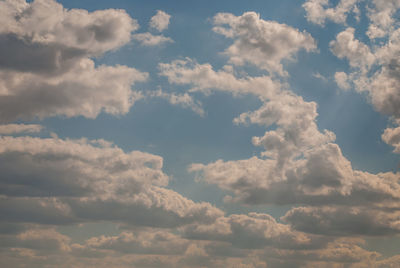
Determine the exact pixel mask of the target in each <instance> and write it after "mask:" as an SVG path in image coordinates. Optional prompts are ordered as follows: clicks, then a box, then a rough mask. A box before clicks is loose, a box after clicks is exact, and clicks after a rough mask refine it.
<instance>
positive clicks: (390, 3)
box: [366, 0, 400, 39]
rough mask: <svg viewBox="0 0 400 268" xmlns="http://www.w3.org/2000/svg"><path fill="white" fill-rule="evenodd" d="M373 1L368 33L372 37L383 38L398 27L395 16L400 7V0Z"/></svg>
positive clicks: (370, 8)
mask: <svg viewBox="0 0 400 268" xmlns="http://www.w3.org/2000/svg"><path fill="white" fill-rule="evenodd" d="M372 3H373V6H372V7H369V12H368V17H369V19H370V21H371V23H370V25H369V27H368V31H367V33H366V34H367V35H368V37H369V38H370V39H375V38H383V37H385V36H387V35H388V34H390V33H391V32H392V31H393V30H395V29H396V27H395V19H394V18H393V17H394V15H395V14H396V11H397V10H398V9H399V8H400V1H398V0H373V1H372Z"/></svg>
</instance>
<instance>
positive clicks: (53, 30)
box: [0, 0, 147, 122]
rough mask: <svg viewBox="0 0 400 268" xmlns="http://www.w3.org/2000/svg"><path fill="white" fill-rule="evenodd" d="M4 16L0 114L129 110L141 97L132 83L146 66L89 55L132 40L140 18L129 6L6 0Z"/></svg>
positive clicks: (2, 117)
mask: <svg viewBox="0 0 400 268" xmlns="http://www.w3.org/2000/svg"><path fill="white" fill-rule="evenodd" d="M0 17H2V19H1V20H2V23H1V26H0V48H1V49H0V51H1V54H2V55H1V57H0V59H1V60H0V103H1V105H0V106H1V108H0V121H2V122H9V121H14V120H17V119H32V118H44V117H48V116H55V115H64V116H67V117H71V116H77V115H83V116H85V117H89V118H94V117H96V116H97V114H98V113H100V112H101V111H105V112H107V113H111V114H124V113H127V111H128V110H129V107H130V106H131V105H132V104H133V102H134V100H135V96H134V92H132V90H131V86H132V85H133V84H134V83H135V82H138V81H144V80H145V79H146V78H147V74H146V73H142V72H139V71H137V70H135V69H134V68H129V67H125V66H118V65H117V66H99V67H95V64H94V62H93V61H92V60H91V59H90V58H91V57H95V56H100V55H102V54H103V53H105V52H108V51H113V50H116V49H118V48H119V47H121V46H123V45H125V44H126V43H128V42H129V41H130V39H131V32H132V31H134V30H136V29H137V28H138V24H137V22H136V21H135V20H133V19H132V18H131V17H130V16H129V15H128V14H127V13H126V12H125V11H123V10H114V9H108V10H103V11H94V12H91V13H89V12H87V11H86V10H82V9H71V10H67V9H65V8H63V6H62V5H61V4H58V3H56V2H55V1H53V0H42V1H33V2H30V3H27V2H25V1H2V2H1V3H0ZM43 18H45V19H43Z"/></svg>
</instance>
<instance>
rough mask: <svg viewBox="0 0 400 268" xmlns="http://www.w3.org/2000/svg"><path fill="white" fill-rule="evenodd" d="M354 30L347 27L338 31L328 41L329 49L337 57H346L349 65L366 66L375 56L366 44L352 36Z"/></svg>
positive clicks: (371, 62) (370, 63)
mask: <svg viewBox="0 0 400 268" xmlns="http://www.w3.org/2000/svg"><path fill="white" fill-rule="evenodd" d="M354 31H355V29H354V28H347V29H346V30H345V31H343V32H341V33H339V34H338V35H337V36H336V40H335V41H331V43H330V46H331V50H332V52H333V54H335V55H336V56H337V57H338V58H340V59H343V58H346V59H347V60H348V61H349V63H350V66H351V67H359V68H361V69H363V68H368V67H370V66H371V65H372V64H373V62H374V61H375V57H374V55H373V54H372V53H371V51H370V49H369V47H368V46H367V45H365V44H364V43H362V42H360V41H358V40H357V39H355V38H354Z"/></svg>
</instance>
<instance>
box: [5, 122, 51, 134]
mask: <svg viewBox="0 0 400 268" xmlns="http://www.w3.org/2000/svg"><path fill="white" fill-rule="evenodd" d="M42 128H43V127H42V126H41V125H37V124H7V125H0V134H2V135H10V134H18V133H37V132H40V131H41V130H42Z"/></svg>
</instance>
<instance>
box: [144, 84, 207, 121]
mask: <svg viewBox="0 0 400 268" xmlns="http://www.w3.org/2000/svg"><path fill="white" fill-rule="evenodd" d="M147 96H148V97H150V98H162V99H165V100H167V101H168V102H169V103H170V104H171V105H178V106H182V108H185V109H191V110H192V111H193V112H195V113H196V114H198V115H200V116H201V117H204V115H205V112H204V109H203V107H202V104H201V103H200V102H199V101H196V100H194V99H193V97H192V96H191V95H189V94H188V93H184V94H175V93H167V92H164V91H162V90H161V89H159V90H157V91H154V92H149V93H148V94H147Z"/></svg>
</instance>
